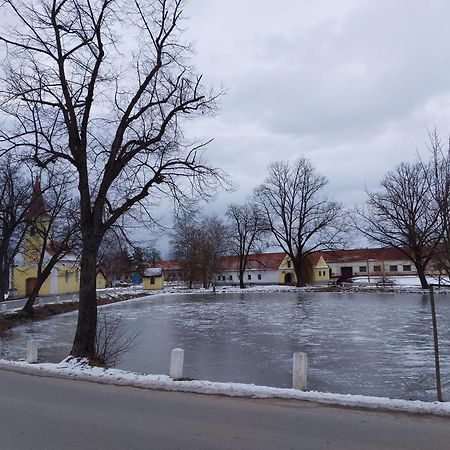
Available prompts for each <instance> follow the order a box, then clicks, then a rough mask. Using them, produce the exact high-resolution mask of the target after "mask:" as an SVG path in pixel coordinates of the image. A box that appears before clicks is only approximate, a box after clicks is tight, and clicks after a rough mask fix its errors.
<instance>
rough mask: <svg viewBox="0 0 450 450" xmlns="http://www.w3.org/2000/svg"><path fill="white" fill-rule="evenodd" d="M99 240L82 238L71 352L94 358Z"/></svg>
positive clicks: (82, 356)
mask: <svg viewBox="0 0 450 450" xmlns="http://www.w3.org/2000/svg"><path fill="white" fill-rule="evenodd" d="M99 246H100V241H99V240H96V239H84V240H83V250H82V252H81V262H80V293H79V296H80V300H79V302H80V304H79V309H78V323H77V331H76V333H75V339H74V341H73V346H72V352H71V354H72V355H73V356H75V357H81V358H94V357H95V339H96V331H97V290H96V288H97V286H96V277H97V254H98V250H99Z"/></svg>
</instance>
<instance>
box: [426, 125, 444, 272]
mask: <svg viewBox="0 0 450 450" xmlns="http://www.w3.org/2000/svg"><path fill="white" fill-rule="evenodd" d="M429 138H430V141H429V149H430V150H431V154H432V156H431V162H430V163H429V164H428V163H424V162H421V164H422V166H423V167H424V170H426V171H427V173H428V177H429V182H428V184H429V186H430V193H431V194H432V195H433V199H434V202H435V205H436V207H437V209H438V211H439V216H440V224H441V236H440V239H439V243H438V245H437V246H436V249H435V251H434V255H433V260H432V264H433V265H434V266H437V268H438V269H439V271H440V272H441V273H442V272H443V273H445V274H446V275H447V276H448V277H450V142H449V143H448V144H447V145H444V144H443V142H442V141H441V138H440V137H439V135H438V133H437V131H436V130H435V131H433V132H431V133H430V135H429Z"/></svg>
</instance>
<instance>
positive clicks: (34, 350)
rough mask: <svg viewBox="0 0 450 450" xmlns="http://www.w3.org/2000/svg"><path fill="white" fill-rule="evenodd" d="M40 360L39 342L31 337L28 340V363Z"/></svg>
mask: <svg viewBox="0 0 450 450" xmlns="http://www.w3.org/2000/svg"><path fill="white" fill-rule="evenodd" d="M37 360H38V347H37V342H35V341H34V340H33V339H30V340H29V341H27V358H26V361H27V363H30V364H32V363H37Z"/></svg>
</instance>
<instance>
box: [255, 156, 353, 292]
mask: <svg viewBox="0 0 450 450" xmlns="http://www.w3.org/2000/svg"><path fill="white" fill-rule="evenodd" d="M327 183H328V180H327V179H326V178H325V177H323V176H322V175H320V174H318V173H317V171H316V169H315V168H314V167H313V165H312V164H311V162H310V161H309V160H307V159H306V158H300V159H298V160H297V161H295V162H293V163H291V162H288V161H279V162H275V163H273V164H271V165H270V166H269V174H268V176H267V178H266V179H265V182H264V183H263V184H262V185H261V186H259V187H258V188H257V190H256V198H257V200H258V204H259V206H260V208H261V210H262V211H263V213H264V216H265V219H266V220H267V223H268V226H269V229H270V231H271V232H272V234H273V236H274V238H275V240H276V242H277V243H278V244H279V245H280V247H281V248H282V249H283V251H284V252H286V253H287V255H288V256H289V257H290V259H291V260H292V265H293V268H294V271H295V275H296V278H297V285H298V286H300V285H302V284H303V283H304V277H303V268H304V264H305V260H306V258H307V256H308V255H309V254H311V252H313V251H315V250H319V249H329V248H334V247H336V246H337V245H338V244H339V243H341V242H342V237H343V232H344V231H345V227H344V224H343V221H342V216H343V211H342V205H341V204H340V203H338V202H335V201H331V200H329V199H328V198H327V196H326V195H325V193H324V190H325V187H326V185H327Z"/></svg>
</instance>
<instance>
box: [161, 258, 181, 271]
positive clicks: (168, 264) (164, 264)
mask: <svg viewBox="0 0 450 450" xmlns="http://www.w3.org/2000/svg"><path fill="white" fill-rule="evenodd" d="M156 266H158V267H161V268H162V269H179V268H180V262H179V261H174V260H172V261H159V262H158V263H157V264H156Z"/></svg>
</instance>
